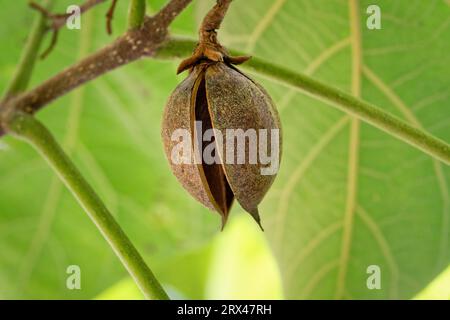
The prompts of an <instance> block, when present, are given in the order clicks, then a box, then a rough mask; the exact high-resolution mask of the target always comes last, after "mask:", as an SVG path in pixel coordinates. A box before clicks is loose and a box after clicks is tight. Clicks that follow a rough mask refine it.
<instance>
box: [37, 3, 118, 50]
mask: <svg viewBox="0 0 450 320" xmlns="http://www.w3.org/2000/svg"><path fill="white" fill-rule="evenodd" d="M105 1H106V0H87V1H86V2H85V3H84V4H82V5H81V6H80V13H81V14H83V13H85V12H86V11H88V10H89V9H91V8H93V7H94V6H96V5H98V4H100V3H102V2H105ZM113 1H114V2H115V0H113ZM113 4H114V3H113ZM29 6H30V7H31V8H33V9H35V10H37V11H39V12H40V13H41V14H42V15H44V16H45V17H47V18H48V19H50V20H51V24H50V26H49V29H48V30H51V31H52V39H51V41H50V45H49V46H48V48H47V49H46V50H45V51H44V52H43V53H42V54H41V59H45V58H46V57H47V56H48V55H49V54H50V53H51V52H52V51H53V49H54V47H55V46H56V43H57V41H58V33H59V29H61V28H62V27H63V26H64V25H65V24H66V21H67V18H69V17H70V15H71V13H62V14H55V13H51V12H50V11H49V10H47V9H46V8H45V7H43V6H41V5H40V4H38V3H36V2H34V1H31V2H30V3H29ZM114 6H115V4H114ZM110 10H111V9H110ZM112 10H114V8H113V9H112ZM108 13H109V11H108ZM111 15H112V13H111ZM111 19H112V17H111V18H107V26H109V27H107V30H108V33H109V31H110V30H111V26H110V24H111Z"/></svg>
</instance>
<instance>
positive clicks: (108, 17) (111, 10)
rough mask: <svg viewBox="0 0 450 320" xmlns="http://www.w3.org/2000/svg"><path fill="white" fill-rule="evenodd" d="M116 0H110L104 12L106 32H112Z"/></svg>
mask: <svg viewBox="0 0 450 320" xmlns="http://www.w3.org/2000/svg"><path fill="white" fill-rule="evenodd" d="M116 4H117V0H112V3H111V6H110V7H109V10H108V12H107V13H106V32H107V33H108V34H112V20H113V18H114V10H115V9H116Z"/></svg>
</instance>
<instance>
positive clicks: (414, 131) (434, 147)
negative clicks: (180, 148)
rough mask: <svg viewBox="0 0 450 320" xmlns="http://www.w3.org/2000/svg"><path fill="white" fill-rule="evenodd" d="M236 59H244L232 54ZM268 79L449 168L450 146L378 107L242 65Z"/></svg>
mask: <svg viewBox="0 0 450 320" xmlns="http://www.w3.org/2000/svg"><path fill="white" fill-rule="evenodd" d="M195 45H196V42H194V41H190V40H184V39H172V40H170V41H168V42H166V44H165V45H163V46H162V47H161V48H160V49H159V51H158V53H157V57H159V58H163V59H164V58H166V59H167V58H174V57H182V56H187V55H189V54H191V53H192V49H193V48H194V47H195ZM232 54H233V55H243V54H242V53H240V52H233V51H232ZM242 67H243V68H246V69H248V70H250V71H254V72H256V73H258V74H260V75H262V76H265V77H267V78H269V79H272V80H276V81H278V82H281V83H283V84H286V85H288V86H291V87H293V88H294V89H297V90H299V91H302V92H306V93H307V94H309V95H311V96H313V97H315V98H318V99H320V100H322V101H324V102H326V103H328V104H330V105H332V106H334V107H337V108H338V109H340V110H342V111H345V112H347V113H349V114H351V115H353V116H356V117H358V118H359V119H361V120H362V121H364V122H367V123H369V124H371V125H373V126H375V127H377V128H379V129H381V130H383V131H385V132H386V133H388V134H390V135H392V136H394V137H397V138H398V139H400V140H402V141H404V142H406V143H408V144H410V145H411V146H413V147H415V148H417V149H419V150H421V151H423V152H425V153H427V154H428V155H430V156H431V157H433V158H435V159H437V160H440V161H442V162H444V163H446V164H447V165H450V145H449V144H448V143H446V142H445V141H442V140H440V139H438V138H436V137H434V136H433V135H431V134H429V133H427V132H425V131H424V130H421V129H420V128H416V127H414V126H412V125H410V124H408V123H407V122H405V121H403V120H401V119H400V118H398V117H396V116H394V115H392V114H390V113H388V112H386V111H384V110H382V109H380V108H379V107H377V106H375V105H373V104H371V103H368V102H366V101H363V100H361V99H358V98H356V97H354V96H352V95H350V94H348V93H345V92H344V91H341V90H338V89H335V88H333V87H330V86H328V85H326V84H324V83H322V82H320V81H317V80H314V79H313V78H311V77H308V76H306V75H303V74H300V73H296V72H293V71H290V70H288V69H286V68H283V67H280V66H276V65H274V64H272V63H270V62H268V61H265V60H263V59H259V58H252V59H250V60H249V61H248V62H246V63H245V64H243V65H242Z"/></svg>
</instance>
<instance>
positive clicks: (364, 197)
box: [0, 0, 450, 299]
mask: <svg viewBox="0 0 450 320" xmlns="http://www.w3.org/2000/svg"><path fill="white" fill-rule="evenodd" d="M27 2H28V1H25V0H19V1H9V0H0V8H1V10H0V17H1V21H2V27H1V28H0V39H1V40H2V41H1V42H0V50H1V51H0V52H1V53H0V91H2V92H3V91H4V89H5V87H6V85H7V83H8V81H9V79H10V78H11V76H12V75H13V72H14V70H15V66H16V64H17V61H18V58H19V56H20V52H21V50H22V48H23V45H24V42H25V39H26V36H27V34H28V31H29V28H30V26H31V23H30V22H31V21H32V20H33V18H34V17H35V15H36V13H35V12H33V11H32V10H30V9H29V8H28V7H27ZM56 2H57V3H56V6H55V8H54V11H55V12H64V11H65V8H66V7H67V6H68V5H69V4H74V2H75V3H77V1H74V0H61V1H56ZM164 3H165V1H163V0H151V1H148V4H149V8H148V13H154V12H156V11H157V10H158V9H159V8H160V7H161V6H162V5H163V4H164ZM213 3H214V1H212V0H194V1H193V3H192V4H191V5H190V6H189V7H188V9H187V10H186V11H185V12H183V14H182V15H180V16H179V17H178V18H177V20H176V21H175V23H174V24H173V25H172V27H171V32H172V33H173V34H175V35H181V36H185V37H189V38H194V37H195V36H196V30H197V26H198V24H199V22H200V21H201V19H202V17H203V16H204V14H205V12H206V11H207V10H208V9H209V8H210V7H211V6H212V5H213ZM349 3H351V1H347V0H316V1H310V0H235V1H233V3H232V7H231V9H230V12H229V14H228V15H227V17H226V19H225V22H224V25H223V30H222V31H221V32H220V33H219V38H220V39H221V41H222V43H223V44H224V45H225V46H228V47H230V48H235V49H239V50H241V51H246V52H248V53H250V54H253V55H256V56H258V57H262V58H265V59H268V60H270V61H272V62H274V63H277V64H280V65H283V66H285V67H288V68H290V69H292V70H294V71H298V72H304V73H307V74H310V75H312V76H314V77H315V78H317V79H320V80H322V81H324V82H326V83H328V84H330V85H333V86H336V87H339V88H340V89H343V90H345V91H350V90H351V87H352V80H351V72H352V69H351V66H352V54H351V52H352V51H351V48H352V42H351V30H350V24H351V23H350V22H351V19H352V18H351V16H350V13H349V12H350V10H349ZM357 3H358V4H359V13H360V15H359V19H360V24H361V32H362V41H361V42H360V43H359V44H358V45H359V46H361V50H362V54H363V66H364V67H363V72H362V74H361V75H360V76H361V78H362V92H361V95H362V98H364V99H366V100H368V101H370V102H373V103H375V104H377V105H379V106H380V107H382V108H384V109H385V110H388V111H389V112H392V113H394V114H396V115H398V116H400V117H402V118H404V119H406V120H407V121H410V122H411V123H413V124H415V125H420V126H422V127H423V128H425V129H426V130H428V131H429V132H431V133H432V134H434V135H436V136H438V137H440V138H442V139H444V140H446V141H450V111H449V110H450V109H449V106H450V88H449V84H450V72H449V68H450V55H449V52H450V5H449V3H448V1H445V0H412V1H411V0H395V1H393V0H377V1H365V0H361V1H358V2H357ZM127 4H128V1H126V0H120V1H119V3H118V6H117V9H116V13H115V17H114V22H113V27H114V35H113V36H111V37H109V36H107V35H106V32H105V20H104V15H105V13H106V11H107V9H108V4H106V3H105V4H102V5H99V6H98V7H97V8H95V9H93V10H92V11H90V12H89V13H87V14H86V15H83V17H82V28H81V30H66V29H65V30H62V32H60V35H59V41H58V44H57V46H56V48H55V49H54V51H53V52H52V54H51V55H50V56H49V57H48V58H47V59H45V60H43V61H39V63H38V65H37V67H36V70H35V73H34V76H33V79H32V86H34V85H36V84H38V83H40V82H42V81H43V80H45V79H46V78H48V77H49V76H51V75H53V74H55V73H56V72H58V71H59V70H62V69H63V68H64V67H66V66H68V65H71V64H73V63H74V62H76V61H77V60H79V59H80V58H82V57H84V56H86V55H87V54H89V53H90V52H93V51H95V50H96V49H97V48H100V47H102V46H104V45H105V44H107V43H108V42H110V41H112V39H113V38H114V37H116V36H118V35H120V34H121V33H122V32H123V30H125V28H126V12H127ZM370 4H377V5H379V6H380V8H381V10H382V29H381V30H368V29H367V28H366V27H365V25H366V19H367V17H368V15H367V14H366V9H367V7H368V6H369V5H370ZM48 41H49V37H47V39H46V43H45V44H48ZM178 63H179V61H169V62H167V61H156V60H152V59H146V60H141V61H138V62H136V63H133V64H131V65H128V66H126V67H123V68H121V69H119V70H116V71H114V72H112V73H110V74H108V75H106V76H104V77H101V78H100V79H97V80H95V81H93V82H91V83H89V84H88V85H86V86H85V87H83V88H80V89H77V90H76V91H74V92H72V93H70V94H69V95H66V96H65V97H63V98H61V99H59V100H57V101H56V102H54V103H53V104H52V105H51V106H49V107H47V108H45V109H44V110H43V111H42V112H40V113H39V115H38V118H39V119H41V120H42V121H43V122H44V123H45V124H46V125H48V127H49V128H50V130H51V131H52V132H53V133H54V134H55V136H56V137H57V139H58V140H59V141H60V142H61V143H62V144H63V146H64V148H65V150H66V151H67V152H68V153H69V154H70V155H71V156H72V158H73V159H74V161H75V163H76V164H77V165H78V167H79V168H80V169H81V171H82V172H83V174H84V175H85V176H86V178H87V179H88V180H89V181H90V182H91V183H92V185H93V186H94V187H95V189H96V190H97V191H98V193H99V194H100V196H101V198H102V199H103V200H104V201H105V203H106V204H107V206H108V207H109V209H110V210H111V211H112V212H113V213H114V215H115V217H116V219H117V220H118V221H119V223H120V225H121V226H122V227H123V228H124V230H125V232H126V233H127V234H128V235H129V237H130V238H131V240H132V241H133V242H134V243H135V245H136V247H137V248H138V250H139V251H140V252H141V253H142V254H143V255H144V257H145V259H146V261H147V262H148V263H149V265H150V267H151V268H152V269H153V270H154V271H155V273H156V275H157V277H158V278H159V279H160V280H161V282H162V283H163V284H164V286H165V287H166V288H167V290H168V291H169V294H170V295H171V297H173V298H188V299H204V298H206V299H221V298H223V299H227V298H228V299H229V298H236V299H241V298H251V299H258V298H261V299H280V298H295V299H299V298H301V299H303V298H305V299H314V298H322V299H331V298H345V299H381V298H386V299H410V298H414V297H416V298H442V299H447V298H449V297H450V290H449V288H450V270H449V271H447V272H445V269H446V268H447V266H448V264H449V259H450V254H449V253H450V252H449V250H450V247H449V241H450V234H449V230H450V229H449V228H450V194H449V185H450V170H449V168H448V167H447V166H445V165H443V164H440V163H438V162H436V161H433V160H431V159H430V158H429V157H428V156H426V155H424V154H422V153H421V152H419V151H417V150H415V149H413V148H411V147H409V146H408V145H406V144H404V143H402V142H400V141H398V140H396V139H394V138H392V137H390V136H388V135H386V134H385V133H383V132H380V131H379V130H377V129H374V128H372V127H371V126H369V125H366V124H364V123H361V127H360V130H359V133H358V135H357V137H358V138H359V140H355V139H354V138H355V137H353V139H352V137H351V131H350V121H349V118H348V117H347V116H346V115H344V114H343V113H341V112H339V111H337V110H335V109H333V108H330V107H329V106H326V105H324V104H323V103H322V102H320V101H318V100H316V99H313V98H311V97H308V96H306V95H304V94H301V93H298V92H296V91H295V90H293V89H292V88H287V87H285V86H282V85H280V84H278V83H275V82H273V81H271V80H270V79H263V78H260V77H259V76H257V75H252V76H253V77H254V78H255V79H257V80H258V81H259V82H261V83H262V84H263V85H264V87H266V89H267V90H268V91H269V92H270V94H271V95H272V97H273V99H274V101H275V102H276V104H277V105H278V108H279V111H280V114H281V119H282V123H283V127H284V150H283V151H284V153H283V159H282V165H281V170H280V173H279V175H278V177H277V180H276V182H275V184H274V186H273V188H272V189H271V191H270V192H269V194H268V195H267V197H266V198H265V200H264V201H263V203H262V205H261V208H260V211H261V216H262V221H263V225H264V227H265V229H266V232H265V233H262V232H260V231H259V229H258V227H257V226H256V224H254V223H253V221H252V219H251V218H250V216H248V215H247V214H245V213H244V212H243V210H242V209H241V208H240V207H239V206H238V205H235V206H234V208H233V210H232V213H231V217H230V221H229V225H227V227H226V229H225V231H224V232H220V231H219V229H220V219H219V216H218V215H217V214H214V213H211V212H209V211H208V210H206V209H204V208H202V207H201V205H200V204H198V203H197V202H195V201H194V200H193V199H191V198H190V197H189V195H188V194H187V193H186V192H185V191H184V190H183V189H182V188H181V186H180V185H179V184H178V183H177V181H176V179H175V178H174V177H173V176H172V173H171V171H170V169H169V166H168V164H167V162H166V159H165V156H164V153H163V149H162V143H161V141H160V121H161V117H162V110H163V108H164V105H165V102H166V99H167V97H168V96H169V95H170V93H171V91H172V90H173V89H174V88H175V87H176V85H177V84H178V83H179V82H180V81H181V80H182V79H183V78H184V77H185V75H180V76H176V75H175V70H176V67H177V64H178ZM351 141H358V143H357V144H355V143H351ZM352 152H353V153H354V154H357V155H358V156H359V163H358V164H357V166H353V165H352V162H351V161H350V159H349V154H351V153H352ZM0 172H1V173H0V177H1V178H0V298H1V299H12V298H24V299H56V298H61V299H80V298H83V299H109V298H117V299H122V298H123V299H126V298H130V299H132V298H137V299H139V298H141V295H140V293H139V291H138V290H137V288H136V286H135V285H134V283H133V282H132V281H131V280H130V278H129V277H128V274H127V273H126V271H125V270H124V268H123V267H122V265H121V264H120V262H119V261H118V259H117V258H116V257H115V256H114V254H113V253H112V251H111V250H110V248H109V247H108V245H107V243H106V242H105V241H104V239H103V238H102V237H101V235H100V234H99V232H98V230H97V229H96V228H95V227H94V225H93V224H92V223H91V221H90V220H89V219H88V217H87V216H86V214H85V213H84V212H83V211H82V210H81V208H80V207H79V206H78V204H77V203H76V202H75V200H74V199H73V197H72V196H71V195H70V194H69V193H68V192H67V191H66V190H65V188H64V187H63V186H62V185H61V183H60V182H59V180H58V179H57V178H56V177H55V176H54V174H53V173H52V172H51V171H50V169H49V168H48V167H47V165H46V164H45V163H44V161H43V160H42V159H41V158H40V157H39V156H38V155H37V154H36V153H35V152H34V151H33V150H32V149H31V148H29V147H28V146H26V145H24V144H23V143H21V142H18V141H16V140H14V139H12V138H11V137H6V138H4V139H2V140H1V141H0ZM349 177H351V178H350V179H349ZM352 203H354V204H355V206H354V210H349V209H348V208H351V207H352V206H350V205H349V204H352ZM69 265H79V266H80V267H81V274H82V280H81V286H82V289H81V290H68V289H67V288H66V277H67V274H66V268H67V266H69ZM369 265H378V266H380V269H381V283H382V285H381V289H380V290H369V289H367V286H366V279H367V277H368V276H369V275H368V274H367V273H366V270H367V267H368V266H369Z"/></svg>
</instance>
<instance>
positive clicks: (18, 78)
mask: <svg viewBox="0 0 450 320" xmlns="http://www.w3.org/2000/svg"><path fill="white" fill-rule="evenodd" d="M51 2H53V1H52V0H47V1H45V3H44V6H45V7H48V6H49V5H50V4H51ZM46 19H47V18H46V17H45V16H44V15H42V14H39V15H38V16H37V17H36V18H35V20H34V23H33V26H32V29H31V33H30V35H29V36H28V39H27V42H26V44H25V48H24V50H23V51H22V56H21V58H20V62H19V64H18V66H17V69H16V72H15V74H14V76H13V79H12V80H11V82H10V83H9V85H8V87H7V89H6V92H5V97H6V98H8V97H10V96H13V95H15V94H17V93H20V92H22V91H24V90H25V89H26V88H27V86H28V83H29V82H30V78H31V74H32V73H33V69H34V65H35V62H36V59H37V57H38V54H39V48H40V46H41V43H42V40H43V38H44V35H45V33H46V30H47V24H46Z"/></svg>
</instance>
